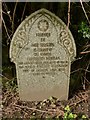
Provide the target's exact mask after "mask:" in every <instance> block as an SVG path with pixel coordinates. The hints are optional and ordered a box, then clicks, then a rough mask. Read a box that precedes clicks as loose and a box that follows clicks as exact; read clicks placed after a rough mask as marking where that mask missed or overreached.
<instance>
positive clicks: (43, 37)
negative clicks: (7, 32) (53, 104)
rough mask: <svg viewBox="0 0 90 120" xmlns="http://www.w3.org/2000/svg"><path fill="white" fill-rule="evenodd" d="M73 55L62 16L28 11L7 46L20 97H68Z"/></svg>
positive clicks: (28, 99) (40, 11) (73, 45)
mask: <svg viewBox="0 0 90 120" xmlns="http://www.w3.org/2000/svg"><path fill="white" fill-rule="evenodd" d="M75 56H76V47H75V43H74V39H73V37H72V35H71V32H70V31H69V30H68V28H67V27H66V25H65V24H64V23H63V22H62V20H61V19H59V18H58V17H57V16H55V15H54V14H53V13H51V12H49V11H48V10H46V9H41V10H38V11H36V12H35V13H33V14H31V15H30V16H29V17H28V18H26V19H25V20H24V21H23V22H22V23H21V25H20V26H19V27H18V28H17V30H16V32H15V34H14V36H13V38H12V41H11V45H10V58H11V61H12V62H14V63H15V65H16V73H17V81H18V90H19V95H20V99H21V100H24V101H41V100H43V99H46V98H48V97H50V96H53V97H57V98H60V100H66V99H68V92H69V79H70V66H71V62H72V61H73V60H74V57H75Z"/></svg>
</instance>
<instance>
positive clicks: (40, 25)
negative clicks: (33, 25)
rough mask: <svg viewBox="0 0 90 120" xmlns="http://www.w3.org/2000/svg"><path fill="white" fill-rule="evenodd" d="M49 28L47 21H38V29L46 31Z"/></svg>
mask: <svg viewBox="0 0 90 120" xmlns="http://www.w3.org/2000/svg"><path fill="white" fill-rule="evenodd" d="M48 28H49V23H48V21H47V20H45V19H43V20H40V21H39V22H38V29H39V30H40V31H43V32H46V31H47V30H48Z"/></svg>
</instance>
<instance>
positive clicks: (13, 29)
mask: <svg viewBox="0 0 90 120" xmlns="http://www.w3.org/2000/svg"><path fill="white" fill-rule="evenodd" d="M17 3H18V0H16V4H15V7H14V11H13V19H12V33H14V18H15V12H16V8H17Z"/></svg>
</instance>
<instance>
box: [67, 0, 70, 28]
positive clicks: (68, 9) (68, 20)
mask: <svg viewBox="0 0 90 120" xmlns="http://www.w3.org/2000/svg"><path fill="white" fill-rule="evenodd" d="M69 24H70V0H68V24H67V27H68V28H69Z"/></svg>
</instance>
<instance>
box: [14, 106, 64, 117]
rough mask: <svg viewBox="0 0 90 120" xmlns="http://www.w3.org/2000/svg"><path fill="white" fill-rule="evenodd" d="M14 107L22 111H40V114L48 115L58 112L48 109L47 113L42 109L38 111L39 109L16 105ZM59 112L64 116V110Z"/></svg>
mask: <svg viewBox="0 0 90 120" xmlns="http://www.w3.org/2000/svg"><path fill="white" fill-rule="evenodd" d="M14 106H16V107H20V108H22V109H28V110H33V111H38V112H41V113H48V114H52V113H54V112H57V110H53V109H50V110H49V109H48V111H45V110H40V109H37V108H29V107H28V106H20V105H16V104H14ZM59 112H60V113H61V115H63V114H64V112H63V111H62V110H59Z"/></svg>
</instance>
